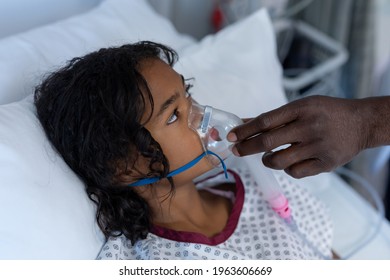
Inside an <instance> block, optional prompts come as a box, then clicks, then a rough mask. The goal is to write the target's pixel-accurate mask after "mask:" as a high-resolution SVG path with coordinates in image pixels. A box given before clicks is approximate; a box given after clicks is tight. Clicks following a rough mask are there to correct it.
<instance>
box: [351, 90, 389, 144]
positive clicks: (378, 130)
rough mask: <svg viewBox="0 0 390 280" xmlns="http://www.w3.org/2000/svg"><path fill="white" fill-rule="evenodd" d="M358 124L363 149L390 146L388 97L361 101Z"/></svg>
mask: <svg viewBox="0 0 390 280" xmlns="http://www.w3.org/2000/svg"><path fill="white" fill-rule="evenodd" d="M358 102H359V103H360V108H361V109H360V110H358V112H359V114H360V123H361V124H362V127H363V135H362V138H363V139H362V140H363V141H362V142H363V143H362V145H363V149H367V148H374V147H378V146H383V145H389V144H390V97H387V96H383V97H370V98H365V99H361V100H359V101H358Z"/></svg>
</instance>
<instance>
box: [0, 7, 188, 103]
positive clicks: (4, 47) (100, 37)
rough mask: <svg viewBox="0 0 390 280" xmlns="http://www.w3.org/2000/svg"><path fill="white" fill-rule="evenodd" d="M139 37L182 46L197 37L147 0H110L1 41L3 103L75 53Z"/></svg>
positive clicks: (20, 94) (24, 91) (17, 96)
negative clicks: (181, 31)
mask: <svg viewBox="0 0 390 280" xmlns="http://www.w3.org/2000/svg"><path fill="white" fill-rule="evenodd" d="M139 40H152V41H158V42H161V43H165V44H168V45H170V46H172V47H174V48H175V49H176V50H178V51H180V50H181V49H183V48H185V47H186V46H188V45H190V44H192V43H194V42H195V40H194V39H192V38H191V37H189V36H187V35H183V34H179V33H178V32H177V31H176V30H175V28H174V27H173V25H172V24H171V22H170V21H168V20H167V19H165V18H163V17H162V16H160V15H159V14H157V13H156V12H155V11H154V10H153V8H152V7H150V5H149V4H148V2H147V1H145V0H131V1H129V0H106V1H103V2H102V3H101V4H100V5H99V6H97V7H96V8H94V9H92V10H91V11H89V12H87V13H84V14H82V15H78V16H75V17H72V18H69V19H67V20H63V21H60V22H57V23H54V24H51V25H47V26H44V27H40V28H37V29H34V30H31V31H29V32H26V33H23V34H19V35H17V36H12V37H7V38H5V39H3V40H0V104H6V103H9V102H12V101H17V100H20V99H22V98H23V97H25V96H27V95H28V94H29V93H31V91H32V88H33V85H35V84H36V83H37V81H39V80H40V79H41V78H42V77H41V76H42V75H43V74H44V73H46V72H47V70H52V69H54V68H56V67H57V66H58V65H62V64H63V63H64V62H65V61H67V60H69V59H71V58H73V57H75V56H81V55H83V54H86V53H88V52H90V51H94V50H96V49H99V48H101V47H107V46H112V45H121V44H124V43H129V42H136V41H139Z"/></svg>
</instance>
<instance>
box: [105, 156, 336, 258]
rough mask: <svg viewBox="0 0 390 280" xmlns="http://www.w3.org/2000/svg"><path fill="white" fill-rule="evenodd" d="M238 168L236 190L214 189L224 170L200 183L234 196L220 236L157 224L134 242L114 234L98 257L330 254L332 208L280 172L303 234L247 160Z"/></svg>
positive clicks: (233, 174)
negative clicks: (277, 208)
mask: <svg viewBox="0 0 390 280" xmlns="http://www.w3.org/2000/svg"><path fill="white" fill-rule="evenodd" d="M238 166H239V167H236V168H231V169H229V178H230V182H233V183H235V186H236V188H235V191H234V192H232V191H230V192H228V191H221V190H216V189H213V186H215V185H218V184H220V183H226V179H225V177H224V174H223V173H222V174H217V175H215V176H213V177H212V178H209V179H207V180H203V181H202V182H201V183H198V184H197V187H198V188H199V189H204V190H207V191H210V192H213V193H214V194H217V195H222V196H225V197H228V198H229V199H231V200H232V203H233V207H232V210H231V213H230V216H229V219H228V222H227V224H226V226H225V228H224V230H223V231H222V232H220V233H219V234H217V235H215V236H213V237H211V238H209V237H207V236H204V235H202V234H199V233H194V232H183V231H180V232H179V231H175V230H171V229H167V228H162V227H157V226H155V227H154V228H153V229H152V231H151V232H150V233H149V234H148V236H147V238H146V239H143V240H139V241H137V242H136V243H135V245H134V246H132V245H131V242H130V241H129V240H128V239H127V238H126V237H125V236H124V235H121V236H118V237H110V238H109V239H108V240H107V242H106V244H105V245H104V246H103V247H102V249H101V252H100V253H99V255H98V259H136V260H139V259H147V260H170V259H204V260H207V259H226V260H230V259H233V260H243V259H271V260H276V259H321V258H323V257H324V256H325V257H327V258H331V255H332V254H331V244H332V237H333V225H332V221H331V219H330V217H329V213H328V212H329V211H328V209H327V207H326V206H325V205H324V204H323V203H321V201H319V200H318V199H317V198H316V197H314V196H313V195H312V194H310V192H308V191H307V190H305V189H304V188H302V187H300V186H298V185H296V184H295V183H293V182H291V181H290V178H289V177H288V176H287V175H285V174H282V173H280V174H279V175H277V180H278V182H279V184H280V185H281V186H282V188H283V189H284V194H285V195H286V197H287V198H288V199H289V202H290V207H291V209H292V214H293V217H294V220H295V221H296V224H297V227H298V229H299V232H297V231H294V230H292V229H291V228H290V227H289V226H287V225H286V223H285V222H284V221H283V220H282V219H281V218H280V217H279V216H278V215H277V214H276V213H275V212H274V211H273V210H272V209H271V208H270V207H269V206H268V204H267V202H266V201H265V200H264V198H263V196H262V192H261V188H260V187H259V185H258V184H257V183H256V182H255V181H254V179H253V177H252V175H251V173H250V171H249V169H248V168H246V167H245V164H243V162H242V161H241V162H240V164H239V165H238ZM302 236H304V237H302ZM305 239H306V240H305ZM308 243H310V245H308ZM317 252H321V254H322V256H321V254H318V253H317Z"/></svg>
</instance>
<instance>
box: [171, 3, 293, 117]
mask: <svg viewBox="0 0 390 280" xmlns="http://www.w3.org/2000/svg"><path fill="white" fill-rule="evenodd" d="M175 69H176V70H177V71H178V72H180V73H182V74H183V75H184V77H185V78H190V77H194V78H195V80H194V88H193V89H192V93H193V97H194V99H196V101H198V102H199V103H201V104H205V105H206V104H207V105H211V106H213V107H216V108H219V109H223V110H226V111H229V112H232V113H235V114H236V115H238V116H240V117H242V118H246V117H254V116H257V115H259V114H260V113H262V112H265V111H269V110H271V109H274V108H276V107H279V106H281V105H283V104H284V103H286V102H287V99H286V97H285V94H284V90H283V87H282V82H281V81H282V68H281V66H280V64H279V62H278V58H277V53H276V39H275V35H274V31H273V27H272V24H271V20H270V18H269V16H268V13H267V11H266V10H265V9H262V10H259V11H257V12H255V13H254V14H252V15H251V16H249V17H248V18H246V19H244V20H243V21H241V22H238V23H236V24H235V25H232V26H230V27H229V28H225V29H223V30H221V31H220V32H219V33H218V34H216V35H209V36H207V37H205V38H204V39H203V40H202V41H201V42H200V43H198V44H194V45H192V46H191V47H189V48H187V49H185V50H184V54H183V57H181V58H180V59H179V62H178V63H177V64H176V66H175Z"/></svg>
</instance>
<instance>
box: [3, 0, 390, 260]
mask: <svg viewBox="0 0 390 280" xmlns="http://www.w3.org/2000/svg"><path fill="white" fill-rule="evenodd" d="M154 2H156V1H154ZM0 5H1V7H0V21H1V20H3V21H5V22H0V28H1V30H0V32H1V33H0V34H1V36H3V38H2V39H1V40H0V104H2V105H1V106H0V221H1V223H0V259H94V258H95V257H96V256H97V254H98V252H99V251H100V249H101V246H102V245H103V243H104V238H103V236H102V234H101V233H100V231H99V229H98V228H97V226H96V223H95V215H94V211H95V208H94V205H93V204H92V202H91V201H90V200H89V199H88V198H87V196H86V194H85V191H84V187H83V184H82V183H81V181H80V179H79V178H78V177H77V176H76V175H75V174H74V173H73V172H72V171H71V170H70V169H69V168H68V167H67V165H66V164H65V163H64V162H63V160H62V159H61V157H59V156H58V154H57V153H56V152H55V151H54V150H53V148H52V147H51V146H50V144H49V143H48V141H47V140H46V137H45V136H44V134H43V132H42V129H41V127H40V125H39V122H38V120H37V119H36V116H35V111H34V106H33V103H32V92H33V88H34V85H36V84H37V83H38V82H39V80H40V79H42V77H43V76H44V74H45V73H47V72H48V71H52V70H54V69H56V67H58V66H61V65H63V63H64V62H66V61H67V60H69V59H71V58H72V57H75V56H80V55H83V54H85V53H87V52H89V51H92V50H95V49H97V48H100V47H107V46H112V45H119V44H123V43H126V42H135V41H138V40H141V39H142V40H144V39H148V40H154V41H158V42H162V43H165V44H167V45H170V46H172V47H173V48H174V49H176V50H177V51H178V53H179V56H180V60H179V63H178V64H177V65H176V69H177V70H178V71H180V72H181V73H183V74H184V76H188V77H190V76H191V77H195V78H196V79H195V87H194V98H195V99H197V100H198V101H199V102H200V103H203V104H210V105H212V106H216V107H218V108H221V109H224V110H227V111H232V112H233V113H236V114H237V115H239V116H241V117H251V116H255V115H257V114H259V113H261V112H263V111H266V110H270V109H273V108H275V107H278V106H280V105H282V104H284V103H285V102H286V98H285V94H284V91H283V88H282V71H281V67H280V65H279V63H278V59H277V55H276V46H275V36H274V32H273V29H272V26H271V23H270V20H269V17H268V15H267V12H266V11H265V10H260V11H258V12H256V13H255V14H254V15H252V16H250V17H249V18H248V19H245V20H244V21H242V22H239V23H236V24H234V25H232V26H229V27H227V28H225V29H224V30H222V31H221V32H219V33H218V34H215V35H210V36H208V37H206V38H204V39H202V40H200V41H198V40H195V39H194V38H192V37H191V36H188V35H185V34H180V33H178V32H177V31H176V29H175V28H174V27H173V25H172V24H171V23H170V21H169V20H167V19H166V18H164V17H161V16H160V15H159V14H158V13H156V12H155V11H154V9H153V8H152V7H151V6H150V5H149V4H148V2H147V1H143V0H132V1H130V0H69V1H51V0H46V1H45V0H40V1H38V0H34V1H30V0H24V1H11V0H9V1H1V2H0ZM227 81H228V82H227ZM236 104H240V106H236ZM285 176H287V175H285ZM296 182H297V183H298V184H299V185H300V186H302V187H303V188H307V189H309V190H310V191H311V192H312V193H313V194H314V195H316V196H317V197H318V198H319V199H321V200H322V201H323V202H324V203H325V204H326V205H327V206H328V207H329V209H330V214H331V217H332V218H333V221H334V241H333V248H334V250H335V251H336V253H337V254H338V255H340V256H341V258H345V257H348V258H350V259H390V226H389V223H388V222H387V221H385V220H383V221H382V223H381V227H380V228H377V227H376V225H377V222H378V213H377V211H376V210H375V209H374V208H373V207H372V206H371V204H370V203H368V202H367V201H366V200H365V199H363V198H362V197H361V196H360V195H359V194H358V193H357V192H355V191H354V190H353V189H352V188H351V187H350V186H349V185H348V184H347V183H346V182H345V181H343V180H342V179H341V177H340V176H339V175H338V174H336V173H335V172H332V173H327V174H321V175H318V176H313V177H309V178H305V179H301V180H296ZM375 230H377V232H374V231H375ZM374 233H375V235H373V234H374ZM370 237H373V238H370ZM367 238H370V239H369V240H368V239H367ZM356 248H359V250H357V251H354V250H355V249H356ZM352 252H354V253H353V254H351V253H352Z"/></svg>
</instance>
